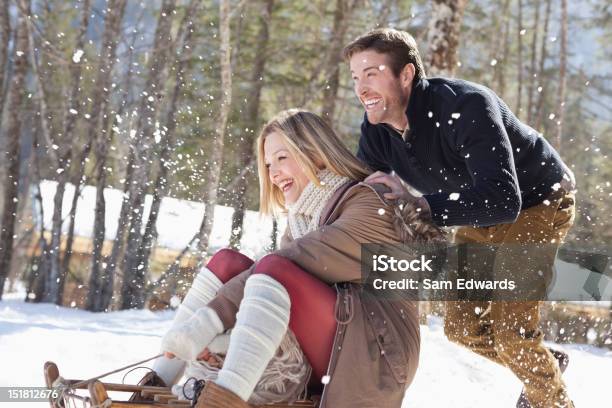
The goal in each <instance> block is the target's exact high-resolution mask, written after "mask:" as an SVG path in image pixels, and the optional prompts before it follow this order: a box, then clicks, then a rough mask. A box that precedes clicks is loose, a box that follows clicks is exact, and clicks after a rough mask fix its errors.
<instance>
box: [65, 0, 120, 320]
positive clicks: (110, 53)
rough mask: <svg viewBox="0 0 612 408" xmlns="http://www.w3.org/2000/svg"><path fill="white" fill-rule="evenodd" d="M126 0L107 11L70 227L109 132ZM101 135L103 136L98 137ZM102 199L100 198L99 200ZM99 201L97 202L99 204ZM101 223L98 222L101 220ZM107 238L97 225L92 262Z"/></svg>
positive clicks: (91, 302)
mask: <svg viewBox="0 0 612 408" xmlns="http://www.w3.org/2000/svg"><path fill="white" fill-rule="evenodd" d="M125 6H126V0H111V1H110V2H109V4H108V8H107V10H106V19H105V24H104V34H103V37H102V48H101V51H100V59H99V62H98V71H97V72H98V73H97V76H96V82H95V87H94V89H93V95H92V98H91V99H92V103H91V108H90V113H89V115H90V119H89V121H88V126H87V129H86V132H87V133H86V134H87V138H88V139H87V142H86V145H85V147H84V148H83V150H82V151H81V156H80V157H79V161H80V162H79V163H77V165H79V168H78V170H77V173H76V174H77V177H76V180H75V181H76V183H75V192H74V197H73V201H72V208H71V216H70V222H71V228H73V223H74V215H73V214H74V213H73V211H74V212H76V205H77V200H78V195H77V191H78V188H79V186H80V184H81V183H82V180H83V175H84V173H85V161H86V159H87V157H88V156H89V153H90V151H91V148H92V146H93V145H94V143H96V137H107V129H105V128H104V120H103V119H104V117H105V116H108V112H107V111H108V105H109V98H110V89H111V78H112V76H111V75H112V72H113V67H114V65H115V61H116V52H117V46H118V44H119V40H120V33H121V30H120V28H121V23H122V21H123V14H124V12H125ZM97 135H100V136H97ZM97 198H99V197H97ZM98 203H99V202H98V201H97V200H96V204H98ZM98 221H99V220H98ZM100 235H102V237H103V236H104V231H103V230H102V232H101V231H100V225H99V224H97V225H96V224H94V248H93V255H92V259H93V260H95V259H96V258H97V257H98V254H99V253H100V251H102V248H101V245H100V244H99V241H96V239H99V236H100ZM99 267H100V265H99V262H92V270H91V273H90V275H89V293H88V297H87V308H88V309H89V310H93V309H94V307H95V306H96V299H97V295H98V294H99V293H100V292H101V288H102V285H103V283H101V282H100V281H99Z"/></svg>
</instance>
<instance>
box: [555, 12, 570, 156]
mask: <svg viewBox="0 0 612 408" xmlns="http://www.w3.org/2000/svg"><path fill="white" fill-rule="evenodd" d="M560 37H561V49H560V51H559V92H558V97H559V98H558V99H557V129H556V132H555V147H556V149H557V151H558V152H560V151H561V136H562V134H563V114H564V107H565V88H566V86H567V75H566V70H567V0H561V33H560Z"/></svg>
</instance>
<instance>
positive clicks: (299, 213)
mask: <svg viewBox="0 0 612 408" xmlns="http://www.w3.org/2000/svg"><path fill="white" fill-rule="evenodd" d="M317 177H318V179H319V180H320V182H321V185H320V186H317V185H316V184H315V183H313V182H310V183H308V184H307V185H306V187H304V191H302V194H300V197H299V198H298V199H297V201H296V202H295V203H293V204H289V205H287V209H288V210H289V213H288V217H287V221H288V225H289V231H290V232H291V237H292V238H293V239H297V238H301V237H302V236H304V235H306V234H307V233H309V232H311V231H314V230H316V229H317V228H319V221H320V219H321V212H322V211H323V208H324V207H325V205H326V204H327V202H328V201H329V199H330V198H331V196H332V195H333V194H334V193H335V192H336V190H338V188H340V186H342V185H343V184H344V183H346V182H348V181H349V178H348V177H343V176H339V175H337V174H335V173H332V172H331V171H329V170H327V169H325V170H321V171H319V172H318V173H317Z"/></svg>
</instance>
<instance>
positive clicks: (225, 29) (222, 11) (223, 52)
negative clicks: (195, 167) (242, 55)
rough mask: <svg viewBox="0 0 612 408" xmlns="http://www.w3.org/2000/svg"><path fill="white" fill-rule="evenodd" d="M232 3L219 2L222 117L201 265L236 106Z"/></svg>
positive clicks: (200, 244)
mask: <svg viewBox="0 0 612 408" xmlns="http://www.w3.org/2000/svg"><path fill="white" fill-rule="evenodd" d="M229 3H230V2H229V0H221V1H220V2H219V33H220V40H221V45H220V53H219V54H220V57H221V61H220V64H221V111H220V113H219V125H218V126H217V127H216V135H215V140H214V142H213V147H212V152H211V157H210V160H209V162H210V163H211V165H210V168H209V174H208V180H207V183H206V185H207V186H206V190H205V192H204V196H205V197H206V207H205V209H204V218H203V219H202V223H201V225H200V231H199V234H198V252H199V254H198V259H199V261H200V262H202V261H203V259H204V258H205V256H206V252H207V250H208V245H209V240H210V232H211V231H212V226H213V222H214V218H215V206H216V205H217V189H218V187H219V179H220V176H221V165H222V160H223V143H224V138H225V128H226V127H227V121H228V117H229V111H230V105H231V103H232V73H231V67H232V64H231V55H232V52H231V47H230V4H229Z"/></svg>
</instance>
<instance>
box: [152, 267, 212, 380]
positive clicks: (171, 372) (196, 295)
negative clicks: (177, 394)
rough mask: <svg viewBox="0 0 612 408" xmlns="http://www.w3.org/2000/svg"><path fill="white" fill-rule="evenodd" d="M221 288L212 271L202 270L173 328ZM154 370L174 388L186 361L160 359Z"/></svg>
mask: <svg viewBox="0 0 612 408" xmlns="http://www.w3.org/2000/svg"><path fill="white" fill-rule="evenodd" d="M221 286H223V282H221V281H220V280H219V278H217V276H215V274H214V273H212V271H211V270H210V269H208V268H206V267H203V268H202V269H200V272H199V273H198V274H197V275H196V277H195V279H194V280H193V283H192V284H191V287H190V288H189V291H187V295H186V296H185V299H183V303H181V304H180V306H179V307H178V310H177V312H176V314H175V315H174V320H173V321H172V327H173V328H174V327H175V326H176V325H178V324H181V323H183V322H185V321H186V320H187V319H189V318H190V317H191V316H193V314H194V313H195V312H196V311H197V310H198V309H201V308H202V307H204V306H206V305H207V304H208V302H210V301H211V300H212V299H213V298H214V297H215V295H216V294H217V292H218V291H219V289H220V288H221ZM153 370H154V371H155V372H156V373H157V375H158V376H159V377H160V378H161V379H162V380H164V382H165V383H166V385H168V386H172V385H173V384H176V382H177V381H178V380H179V378H181V376H182V375H183V371H184V370H185V361H183V360H181V359H178V358H166V357H160V358H158V359H157V360H155V363H154V364H153Z"/></svg>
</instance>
